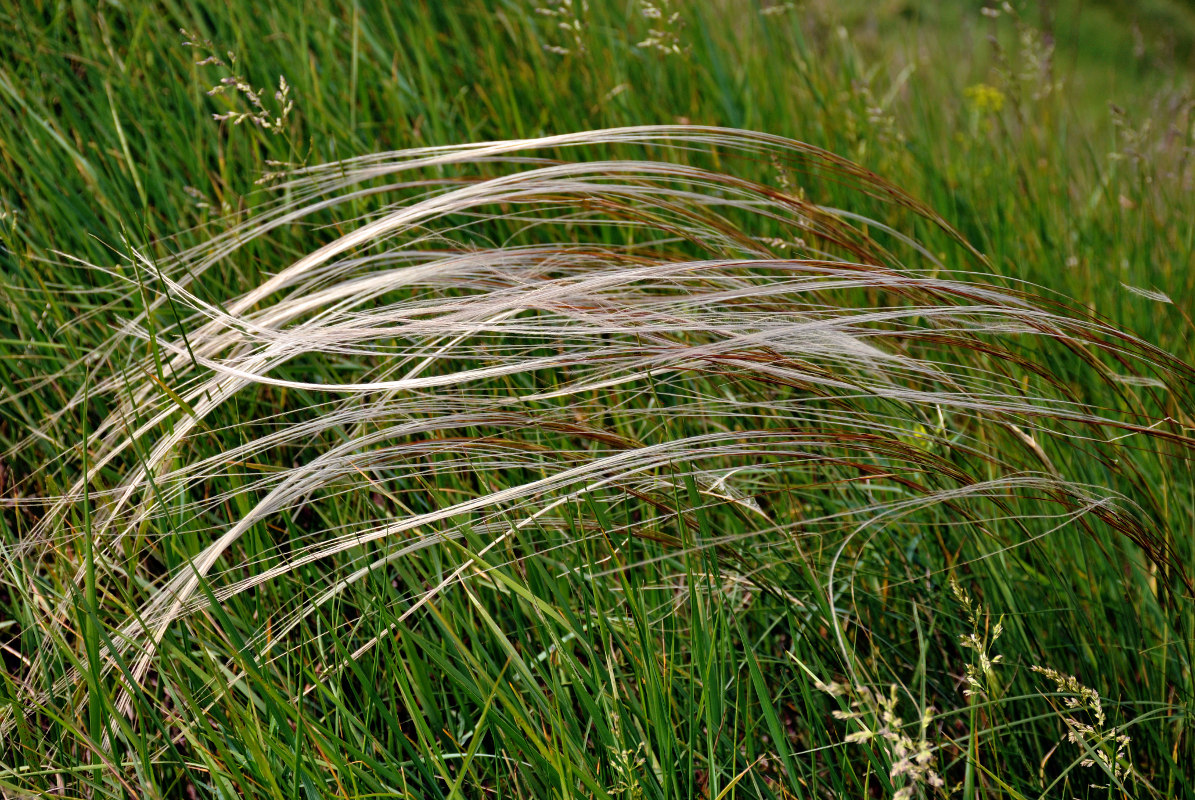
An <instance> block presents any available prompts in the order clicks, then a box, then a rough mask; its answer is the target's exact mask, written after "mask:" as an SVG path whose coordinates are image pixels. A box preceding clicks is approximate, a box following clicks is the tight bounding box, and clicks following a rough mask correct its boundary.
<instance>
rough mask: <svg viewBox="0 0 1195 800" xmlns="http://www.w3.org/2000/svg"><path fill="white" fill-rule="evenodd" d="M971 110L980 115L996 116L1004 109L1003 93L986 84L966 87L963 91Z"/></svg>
mask: <svg viewBox="0 0 1195 800" xmlns="http://www.w3.org/2000/svg"><path fill="white" fill-rule="evenodd" d="M964 94H965V95H966V96H967V104H968V105H970V106H971V110H972V111H975V112H978V113H980V114H987V113H992V114H998V113H999V112H1000V110H1001V109H1002V108H1004V92H1002V91H1000V90H999V89H997V88H996V87H995V86H991V85H989V84H986V83H977V84H975V85H974V86H968V87H967V88H966V90H965V91H964Z"/></svg>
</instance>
